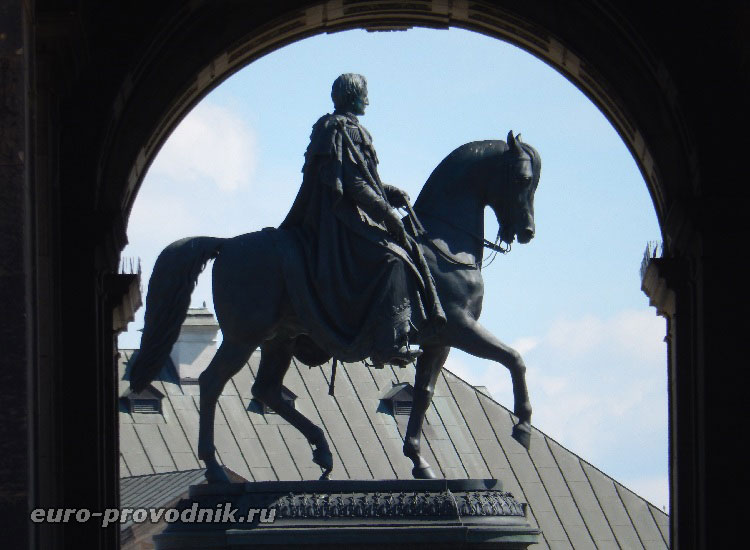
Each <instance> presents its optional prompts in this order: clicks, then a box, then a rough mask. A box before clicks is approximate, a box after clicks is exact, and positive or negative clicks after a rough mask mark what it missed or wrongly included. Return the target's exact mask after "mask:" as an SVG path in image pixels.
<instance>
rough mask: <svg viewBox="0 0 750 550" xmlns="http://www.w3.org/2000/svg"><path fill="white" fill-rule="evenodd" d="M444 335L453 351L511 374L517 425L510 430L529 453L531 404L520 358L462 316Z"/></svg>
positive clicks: (511, 349)
mask: <svg viewBox="0 0 750 550" xmlns="http://www.w3.org/2000/svg"><path fill="white" fill-rule="evenodd" d="M446 333H449V334H450V342H451V345H452V346H453V347H457V348H459V349H461V350H463V351H465V352H466V353H470V354H471V355H474V356H476V357H481V358H482V359H491V360H492V361H496V362H498V363H501V364H502V365H504V366H505V367H507V369H508V370H509V371H510V378H511V381H512V383H513V413H514V414H515V415H516V416H517V417H518V424H516V425H515V426H514V427H513V438H514V439H515V440H516V441H518V442H519V443H520V444H521V445H523V446H524V447H526V448H527V449H528V448H529V447H530V446H531V403H530V402H529V392H528V389H527V388H526V365H525V364H524V362H523V359H522V358H521V355H520V354H519V353H518V352H517V351H516V350H514V349H513V348H511V347H510V346H507V345H505V344H503V343H502V342H501V341H500V340H498V339H497V338H495V337H494V336H493V335H492V334H491V333H490V332H489V331H488V330H487V329H485V328H484V327H483V326H482V325H480V324H479V323H478V322H477V321H475V320H474V319H472V318H471V317H469V316H462V318H461V319H460V320H458V322H456V323H455V325H453V326H452V327H451V328H450V330H449V331H446Z"/></svg>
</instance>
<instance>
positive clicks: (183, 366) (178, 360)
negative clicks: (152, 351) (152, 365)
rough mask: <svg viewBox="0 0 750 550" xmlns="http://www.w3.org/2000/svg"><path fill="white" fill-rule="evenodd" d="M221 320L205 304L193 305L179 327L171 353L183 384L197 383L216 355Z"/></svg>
mask: <svg viewBox="0 0 750 550" xmlns="http://www.w3.org/2000/svg"><path fill="white" fill-rule="evenodd" d="M218 332H219V323H218V322H217V321H216V317H214V314H213V313H211V312H210V311H209V310H208V308H207V307H206V302H203V307H198V308H190V309H188V312H187V317H186V318H185V322H184V323H183V324H182V328H181V329H180V336H179V337H178V338H177V342H175V344H174V346H173V347H172V353H170V354H169V356H170V358H171V359H172V362H173V363H174V366H175V368H176V369H177V375H178V376H179V378H180V383H181V384H185V383H187V384H190V383H193V384H194V383H196V382H197V381H198V376H200V373H202V372H203V371H204V370H205V369H206V367H208V363H209V362H210V361H211V359H212V358H213V356H214V355H215V354H216V335H217V333H218Z"/></svg>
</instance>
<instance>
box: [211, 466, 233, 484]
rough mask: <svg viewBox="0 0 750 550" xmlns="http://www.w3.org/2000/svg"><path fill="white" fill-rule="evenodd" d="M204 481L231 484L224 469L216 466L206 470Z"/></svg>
mask: <svg viewBox="0 0 750 550" xmlns="http://www.w3.org/2000/svg"><path fill="white" fill-rule="evenodd" d="M206 481H208V482H209V483H231V481H230V480H229V476H227V473H226V472H225V471H224V468H222V467H221V466H219V465H218V464H217V465H215V466H208V467H207V468H206Z"/></svg>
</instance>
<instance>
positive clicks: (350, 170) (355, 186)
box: [342, 155, 405, 241]
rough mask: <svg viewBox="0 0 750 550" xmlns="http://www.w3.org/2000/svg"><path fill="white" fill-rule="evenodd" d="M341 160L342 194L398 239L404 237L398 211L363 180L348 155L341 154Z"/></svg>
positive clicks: (357, 167)
mask: <svg viewBox="0 0 750 550" xmlns="http://www.w3.org/2000/svg"><path fill="white" fill-rule="evenodd" d="M342 160H343V167H342V168H343V179H344V196H346V197H347V198H348V199H349V200H351V201H352V202H353V203H354V204H356V205H357V206H359V207H360V208H361V209H362V210H363V211H364V212H365V213H366V214H367V215H368V216H370V217H371V218H372V219H373V220H375V221H377V222H380V223H382V224H383V225H385V227H386V229H388V232H389V233H391V234H392V235H393V236H394V237H396V238H397V239H398V240H399V241H401V240H403V239H405V230H404V224H403V223H402V222H401V217H400V216H399V214H398V212H396V210H394V209H393V208H392V207H391V205H390V204H388V201H386V200H385V199H384V198H383V197H381V196H380V195H378V194H377V193H376V192H375V190H374V189H373V188H372V187H371V186H370V185H369V184H368V183H367V182H366V181H365V180H364V178H363V177H362V173H361V171H360V169H359V166H357V164H356V163H355V162H354V160H353V159H351V158H350V156H349V155H343V159H342Z"/></svg>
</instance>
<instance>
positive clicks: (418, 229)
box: [407, 205, 511, 270]
mask: <svg viewBox="0 0 750 550" xmlns="http://www.w3.org/2000/svg"><path fill="white" fill-rule="evenodd" d="M407 211H408V212H409V218H410V219H411V221H412V225H413V226H414V232H415V234H416V235H418V236H423V237H425V240H426V241H427V242H428V243H429V244H430V245H431V246H432V248H434V249H435V251H436V252H438V253H439V254H440V255H441V256H442V257H443V258H444V259H445V260H447V261H448V262H450V263H452V264H455V265H463V266H466V267H473V268H475V269H480V270H481V269H482V268H483V267H487V266H488V265H490V264H491V263H492V262H493V261H494V260H495V257H496V256H497V253H498V252H500V253H501V254H507V253H508V252H510V249H511V244H510V243H508V247H507V248H503V246H502V245H500V244H498V241H500V231H499V230H498V232H497V237H496V238H495V242H494V243H493V242H492V241H488V240H487V239H485V238H484V237H480V236H479V235H477V234H476V233H474V232H473V231H470V230H468V229H466V228H464V227H458V226H457V225H455V224H453V223H451V222H449V221H448V220H445V219H443V218H441V217H439V216H436V215H435V214H432V213H427V212H424V211H422V212H420V215H425V214H426V215H427V216H428V217H432V218H434V219H436V220H438V221H441V222H443V223H444V224H446V225H448V226H450V227H452V228H453V229H457V230H458V231H461V232H463V233H466V234H467V235H469V236H471V237H473V238H474V239H476V241H477V242H479V243H480V244H481V245H482V246H483V247H484V248H489V249H490V250H492V251H493V254H492V256H490V259H489V261H488V262H487V263H486V264H484V265H482V263H483V262H484V260H482V262H474V263H468V262H462V261H461V260H459V259H458V258H456V257H455V256H454V255H453V254H451V253H450V252H449V251H447V250H443V247H442V246H440V245H439V244H438V243H437V242H435V241H433V240H432V239H430V238H429V236H428V235H427V231H426V230H425V228H424V226H423V225H422V223H421V222H420V221H419V219H418V218H417V214H416V213H415V212H414V210H413V209H412V207H411V205H409V206H408V208H407Z"/></svg>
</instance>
